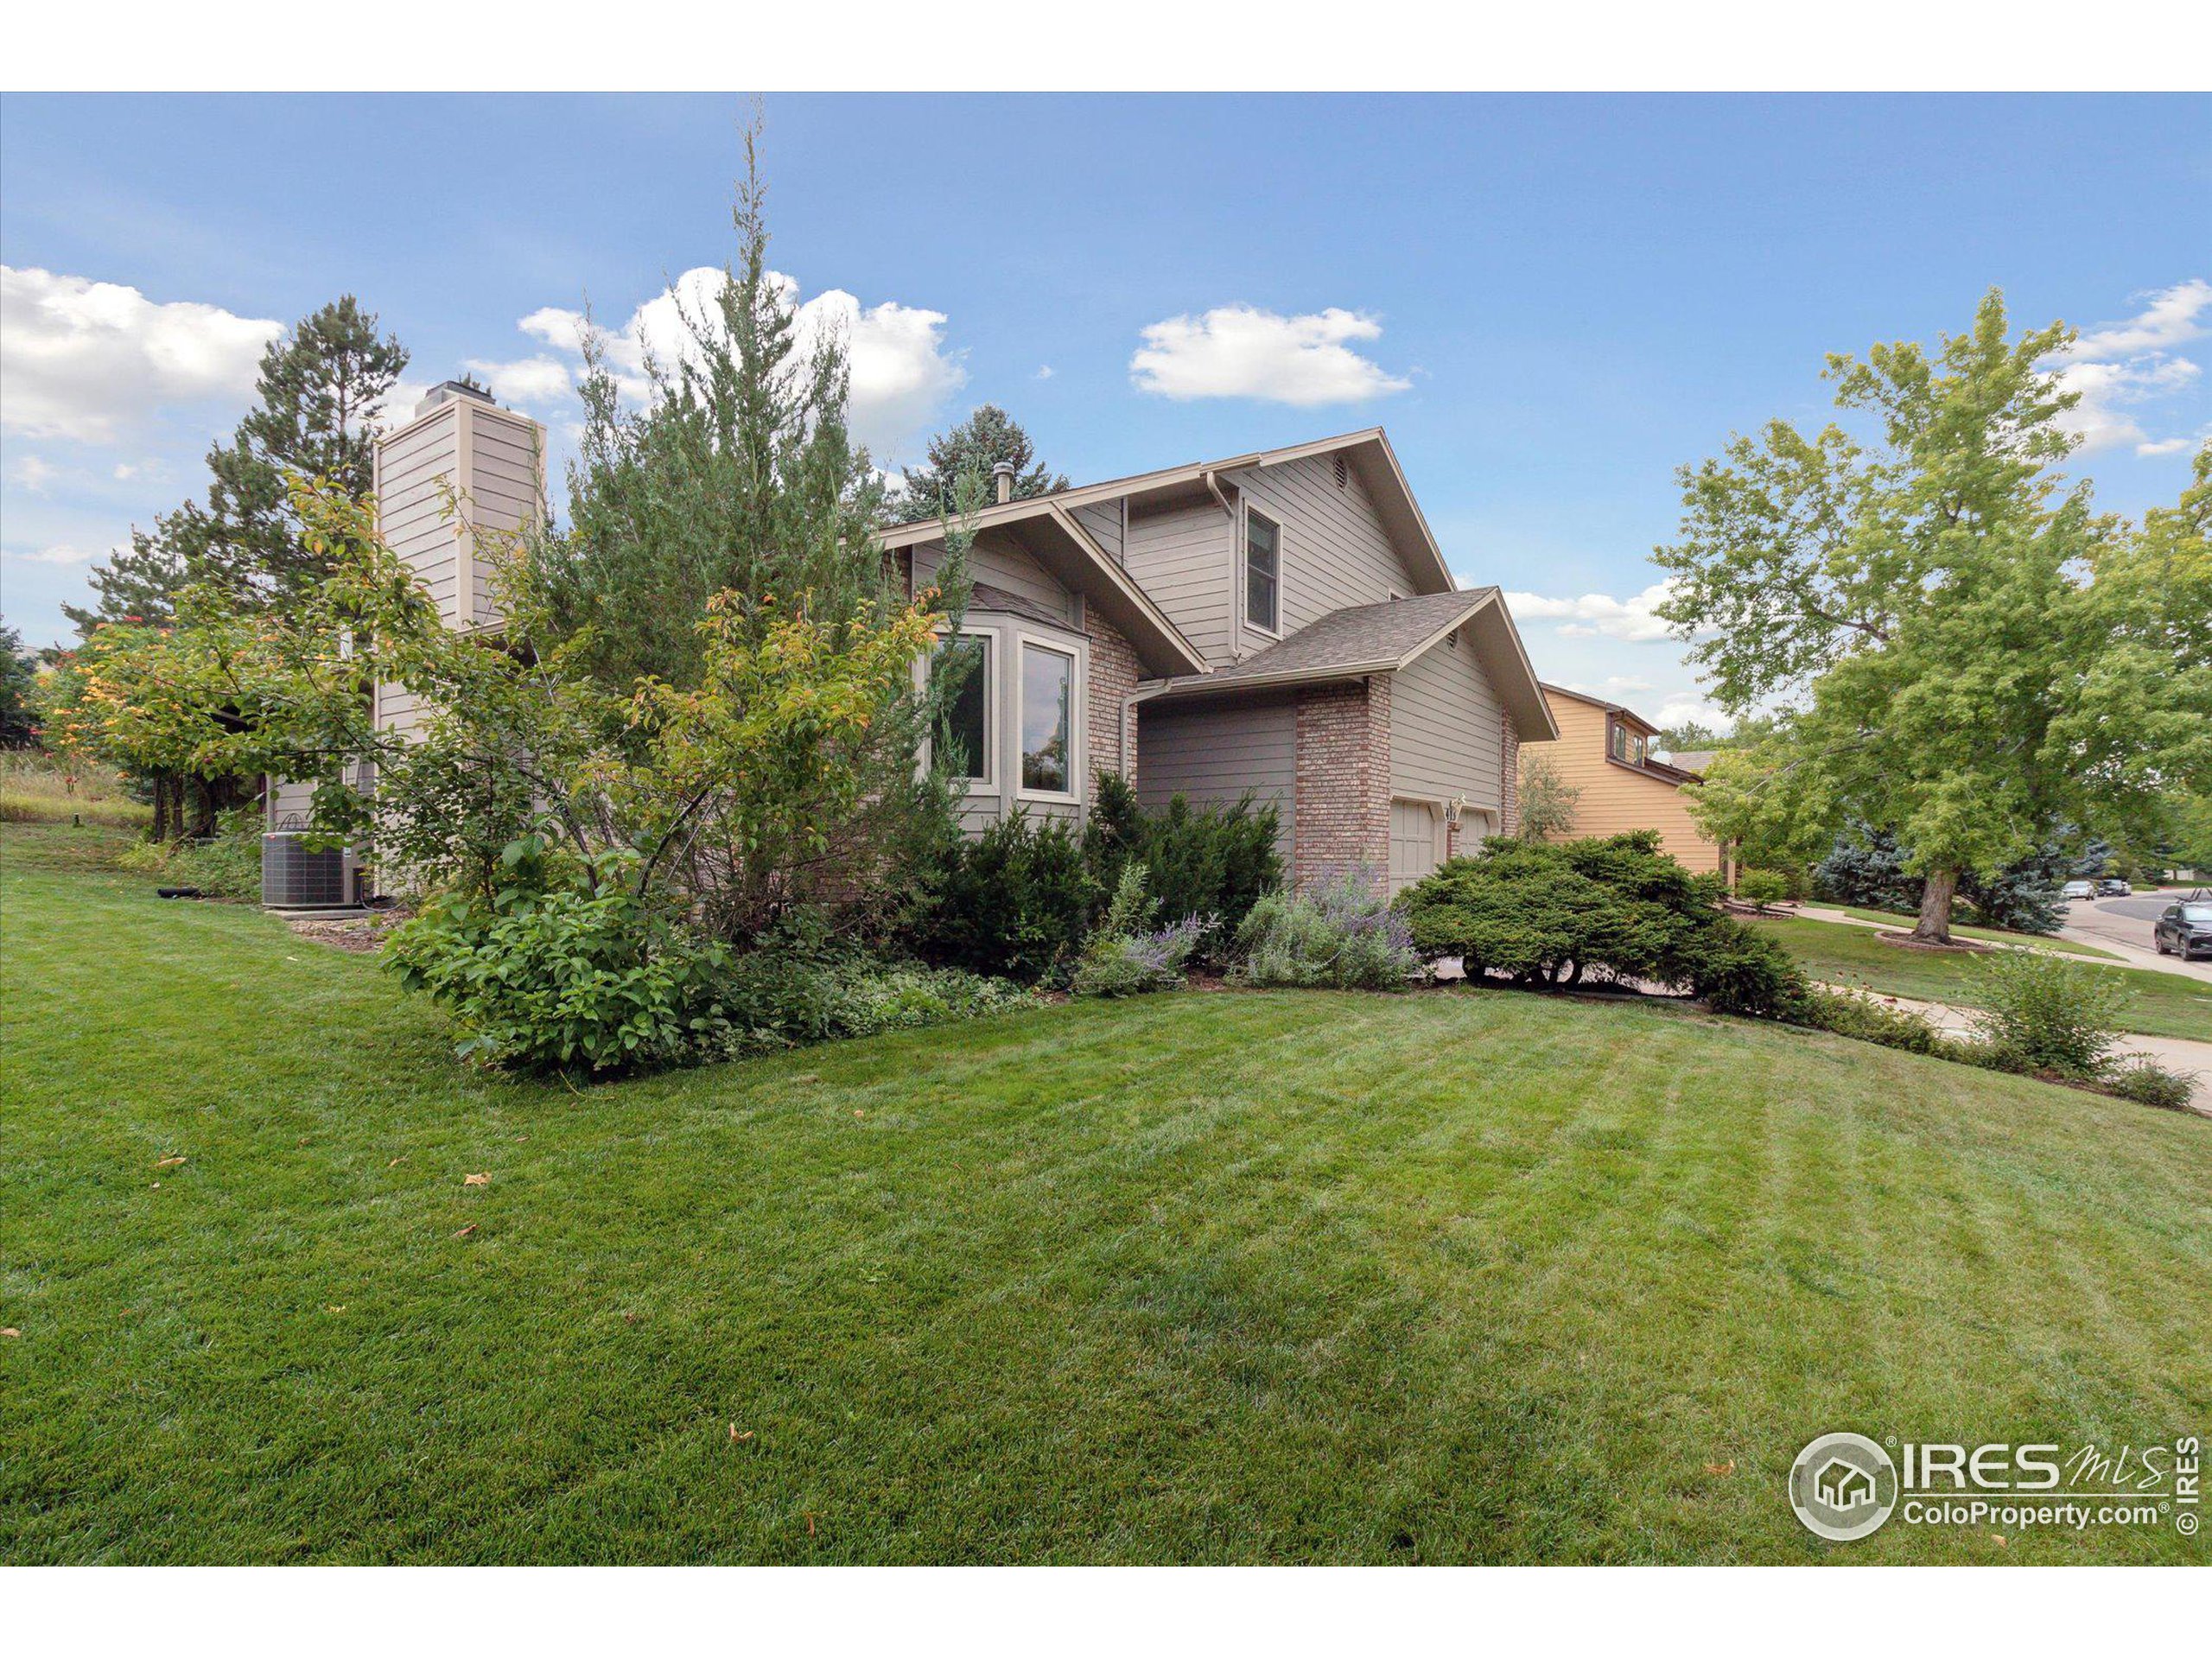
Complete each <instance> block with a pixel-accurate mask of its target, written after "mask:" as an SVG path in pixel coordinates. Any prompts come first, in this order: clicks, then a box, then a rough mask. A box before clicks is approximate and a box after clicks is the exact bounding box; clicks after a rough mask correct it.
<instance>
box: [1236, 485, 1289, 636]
mask: <svg viewBox="0 0 2212 1659" xmlns="http://www.w3.org/2000/svg"><path fill="white" fill-rule="evenodd" d="M1281 594H1282V531H1281V530H1279V529H1278V528H1276V526H1275V524H1274V522H1273V521H1272V520H1269V519H1266V518H1262V517H1261V516H1260V515H1259V514H1258V513H1256V512H1246V513H1245V515H1244V620H1245V623H1246V624H1247V625H1248V626H1251V627H1255V628H1265V629H1266V630H1267V631H1268V632H1269V633H1273V632H1275V630H1276V626H1277V625H1276V620H1275V613H1276V611H1277V609H1278V605H1279V601H1280V600H1281Z"/></svg>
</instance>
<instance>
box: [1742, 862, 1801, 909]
mask: <svg viewBox="0 0 2212 1659" xmlns="http://www.w3.org/2000/svg"><path fill="white" fill-rule="evenodd" d="M1736 896H1737V897H1738V898H1739V899H1742V900H1743V901H1744V902H1745V904H1747V905H1749V906H1751V908H1752V909H1754V910H1758V911H1764V910H1765V909H1766V908H1767V907H1768V906H1770V905H1775V904H1778V903H1780V902H1781V901H1782V900H1783V899H1786V898H1788V897H1789V878H1788V877H1786V876H1781V875H1777V874H1775V873H1774V872H1773V871H1771V870H1746V871H1745V872H1744V875H1743V878H1742V879H1741V880H1738V882H1737V883H1736Z"/></svg>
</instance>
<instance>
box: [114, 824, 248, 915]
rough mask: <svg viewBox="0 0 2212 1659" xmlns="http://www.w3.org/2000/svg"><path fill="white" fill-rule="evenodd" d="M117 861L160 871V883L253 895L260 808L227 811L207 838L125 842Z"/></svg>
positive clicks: (213, 893) (219, 895) (230, 895)
mask: <svg viewBox="0 0 2212 1659" xmlns="http://www.w3.org/2000/svg"><path fill="white" fill-rule="evenodd" d="M117 862H118V863H120V864H121V865H122V866H123V868H124V869H126V870H139V871H143V873H144V874H148V875H154V876H158V877H160V878H161V882H162V886H163V887H197V888H199V889H200V892H201V893H206V894H207V896H208V897H210V898H213V899H259V898H260V897H261V814H260V813H259V812H258V811H257V810H255V809H253V808H252V807H242V808H240V809H239V810H237V811H235V812H226V813H225V814H224V815H223V818H222V823H221V828H220V832H219V834H217V835H215V836H213V837H211V838H210V839H208V840H206V841H190V840H186V841H145V842H139V843H138V844H137V846H135V847H128V848H125V849H124V851H123V853H122V855H120V857H118V860H117Z"/></svg>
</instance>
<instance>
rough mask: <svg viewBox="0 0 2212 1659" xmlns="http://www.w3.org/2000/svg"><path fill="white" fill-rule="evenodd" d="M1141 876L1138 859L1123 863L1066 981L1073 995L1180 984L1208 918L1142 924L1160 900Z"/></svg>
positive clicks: (1170, 987)
mask: <svg viewBox="0 0 2212 1659" xmlns="http://www.w3.org/2000/svg"><path fill="white" fill-rule="evenodd" d="M1145 876H1146V871H1145V867H1144V866H1143V865H1141V864H1124V865H1123V866H1122V874H1121V879H1120V880H1119V881H1117V882H1116V884H1115V887H1114V899H1113V902H1112V903H1111V904H1109V906H1107V908H1106V915H1105V918H1104V919H1103V921H1101V922H1100V924H1099V926H1098V931H1096V933H1093V934H1092V935H1091V936H1090V944H1087V945H1085V946H1084V951H1083V960H1082V962H1081V963H1078V964H1077V968H1076V970H1075V978H1074V980H1073V982H1071V984H1070V986H1069V989H1071V990H1072V991H1073V992H1074V993H1075V994H1076V995H1077V996H1135V995H1140V994H1141V993H1142V992H1146V991H1166V990H1173V989H1175V988H1177V987H1179V986H1180V985H1181V984H1182V983H1183V973H1184V969H1185V967H1186V966H1187V965H1188V963H1189V962H1190V959H1191V954H1192V951H1194V950H1197V948H1198V941H1199V939H1200V938H1203V937H1204V936H1205V933H1206V932H1207V931H1209V930H1210V929H1211V926H1212V918H1211V917H1202V916H1186V917H1185V918H1183V919H1182V920H1181V921H1179V922H1177V923H1175V924H1174V925H1172V926H1168V927H1163V928H1156V929H1147V928H1146V927H1145V925H1144V924H1145V922H1146V921H1147V920H1148V919H1149V918H1151V916H1152V914H1153V912H1154V911H1155V910H1156V909H1157V908H1158V906H1159V900H1158V899H1153V898H1150V897H1148V896H1147V893H1146V891H1145V887H1146V880H1145Z"/></svg>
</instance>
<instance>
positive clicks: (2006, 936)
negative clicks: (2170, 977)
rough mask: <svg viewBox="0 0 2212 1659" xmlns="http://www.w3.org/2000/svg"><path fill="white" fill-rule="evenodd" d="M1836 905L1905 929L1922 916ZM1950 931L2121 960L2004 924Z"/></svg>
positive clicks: (1961, 926)
mask: <svg viewBox="0 0 2212 1659" xmlns="http://www.w3.org/2000/svg"><path fill="white" fill-rule="evenodd" d="M1834 908H1835V909H1838V910H1840V911H1842V912H1843V913H1844V914H1845V915H1847V916H1856V917H1857V918H1859V920H1860V921H1862V922H1880V923H1882V924H1883V925H1885V926H1888V927H1894V928H1897V929H1898V930H1900V931H1903V932H1907V933H1910V931H1912V925H1913V923H1914V922H1916V921H1917V920H1918V919H1919V918H1917V917H1914V916H1900V915H1898V914H1897V912H1894V911H1888V910H1868V909H1866V908H1864V907H1863V906H1858V905H1839V906H1834ZM1951 931H1952V932H1953V933H1955V934H1956V935H1957V936H1958V937H1959V938H1962V939H1981V940H1985V941H1986V942H1987V943H1990V944H2024V945H2026V946H2027V947H2028V948H2029V949H2030V950H2058V951H2063V953H2065V954H2066V955H2067V956H2069V957H2103V958H2104V960H2106V961H2107V962H2118V961H2119V960H2120V957H2118V956H2116V955H2114V954H2113V952H2112V951H2110V950H2098V949H2097V947H2096V946H2095V945H2094V944H2078V943H2076V942H2075V940H2072V939H2054V938H2046V937H2045V936H2044V935H2043V934H2041V933H2015V932H2013V931H2012V930H2011V929H2010V928H2005V927H1969V926H1967V925H1966V924H1965V923H1963V922H1953V923H1952V924H1951Z"/></svg>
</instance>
